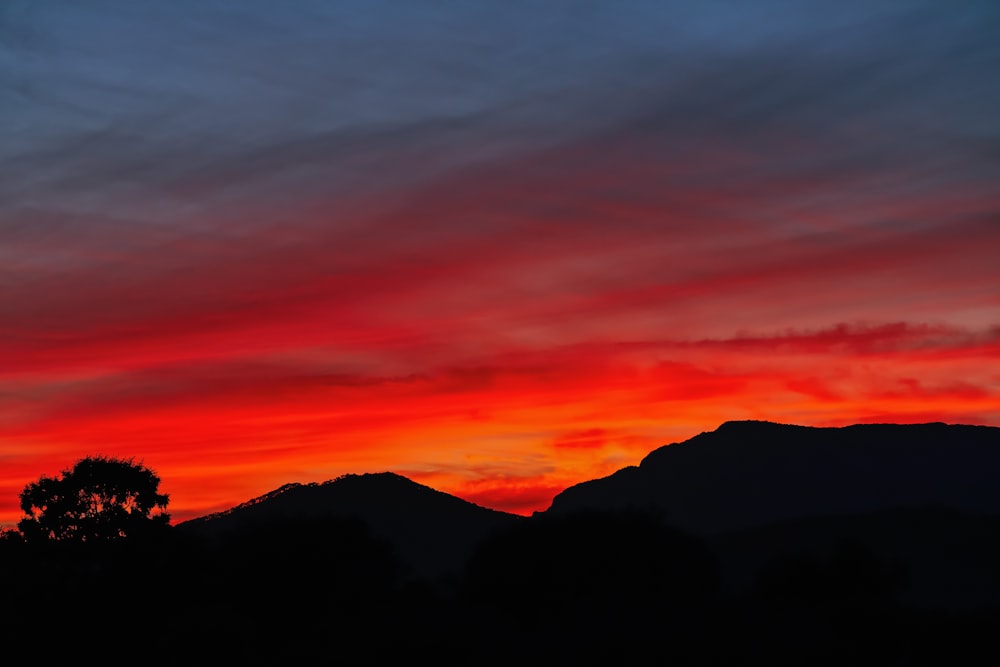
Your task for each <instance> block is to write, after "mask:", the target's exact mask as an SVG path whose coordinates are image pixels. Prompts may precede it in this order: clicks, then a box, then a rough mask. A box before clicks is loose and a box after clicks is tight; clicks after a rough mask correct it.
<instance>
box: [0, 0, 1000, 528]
mask: <svg viewBox="0 0 1000 667" xmlns="http://www.w3.org/2000/svg"><path fill="white" fill-rule="evenodd" d="M997 35H1000V3H997V2H996V1H995V0H983V1H981V2H977V1H974V0H958V1H956V2H942V1H937V2H926V3H925V2H915V1H909V2H892V1H874V0H869V1H860V0H859V1H844V0H841V1H838V2H826V1H820V0H816V1H815V2H810V1H799V2H784V1H776V0H775V1H772V0H758V1H754V2H738V1H726V2H722V1H712V0H704V1H698V2H694V1H692V2H667V1H663V2H659V1H655V0H649V1H647V2H639V1H633V0H613V1H611V0H609V1H608V2H595V1H585V0H574V1H569V0H549V1H545V2H528V1H519V0H505V1H499V0H488V1H486V0H484V1H481V2H472V1H465V0H439V1H435V2H429V1H422V0H344V1H339V2H327V1H320V0H290V1H289V2H280V3H279V2H271V1H267V0H245V1H235V0H232V1H229V2H222V1H214V0H172V1H171V2H133V1H126V0H93V1H88V2H79V1H78V0H46V1H45V2H37V1H35V0H4V2H3V3H2V4H0V524H5V525H9V524H13V523H16V521H17V520H18V518H19V516H20V510H19V508H18V498H17V496H18V493H19V492H20V491H21V489H22V488H23V487H24V485H25V484H26V483H28V482H30V481H33V480H35V479H37V478H38V477H39V476H40V475H42V474H50V475H52V474H56V473H58V472H59V471H61V470H63V469H65V468H68V467H70V466H71V465H72V463H73V462H74V461H75V460H77V459H79V458H81V457H83V456H86V455H90V454H102V455H109V456H122V457H135V459H136V460H139V461H142V462H143V463H145V464H146V465H148V466H149V467H151V468H153V469H154V470H155V471H156V472H157V473H159V475H160V477H161V478H162V484H161V490H162V491H164V492H166V493H169V494H170V496H171V503H170V510H171V513H172V515H173V517H174V520H175V521H180V520H184V519H188V518H192V517H195V516H199V515H203V514H206V513H209V512H212V511H217V510H221V509H225V508H228V507H231V506H233V505H235V504H237V503H240V502H243V501H245V500H247V499H249V498H251V497H254V496H257V495H260V494H262V493H265V492H267V491H270V490H272V489H274V488H276V487H278V486H280V485H282V484H284V483H287V482H314V481H324V480H327V479H331V478H334V477H337V476H339V475H342V474H345V473H362V472H377V471H386V470H388V471H394V472H397V473H400V474H402V475H406V476H407V477H410V478H411V479H414V480H415V481H418V482H421V483H424V484H427V485H429V486H432V487H434V488H437V489H440V490H443V491H447V492H449V493H453V494H455V495H458V496H460V497H462V498H466V499H468V500H471V501H473V502H476V503H478V504H481V505H485V506H488V507H494V508H498V509H503V510H507V511H513V512H518V513H530V512H531V511H532V510H537V509H544V508H546V507H547V506H548V504H549V502H550V501H551V499H552V497H553V495H554V494H555V493H557V492H558V491H560V490H562V489H564V488H565V487H567V486H569V485H571V484H574V483H576V482H579V481H582V480H585V479H590V478H594V477H598V476H603V475H606V474H609V473H611V472H613V471H614V470H616V469H618V468H621V467H623V466H625V465H631V464H636V463H638V462H639V461H640V460H641V458H642V457H643V456H644V455H645V454H646V453H648V452H649V451H650V450H652V449H654V448H656V447H658V446H660V445H663V444H667V443H670V442H674V441H678V440H684V439H687V438H689V437H691V436H693V435H696V434H697V433H699V432H701V431H707V430H713V429H715V428H716V427H717V426H718V425H719V424H720V423H722V422H724V421H727V420H734V419H766V420H771V421H778V422H786V423H796V424H808V425H844V424H849V423H855V422H872V421H892V422H925V421H945V422H952V423H959V422H961V423H974V424H989V425H997V426H1000V77H998V74H997V73H998V71H1000V40H998V39H997ZM706 493H711V491H710V490H706Z"/></svg>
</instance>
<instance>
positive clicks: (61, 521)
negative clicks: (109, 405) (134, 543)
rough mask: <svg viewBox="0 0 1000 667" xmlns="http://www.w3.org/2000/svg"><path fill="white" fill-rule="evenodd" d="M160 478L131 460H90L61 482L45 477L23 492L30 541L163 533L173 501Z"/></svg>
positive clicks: (25, 533) (24, 527)
mask: <svg viewBox="0 0 1000 667" xmlns="http://www.w3.org/2000/svg"><path fill="white" fill-rule="evenodd" d="M159 486H160V478H159V477H158V476H157V475H156V474H155V473H154V472H153V471H152V470H150V469H149V468H147V467H145V466H143V465H141V464H139V463H136V462H134V461H133V460H132V459H116V458H110V457H103V456H97V457H86V458H83V459H80V460H79V461H77V462H76V463H75V464H74V465H73V467H72V468H70V469H68V470H64V471H63V472H62V473H61V474H60V476H58V477H48V476H44V475H43V476H42V477H41V478H39V480H38V481H37V482H31V483H29V484H28V485H26V486H25V487H24V490H23V491H22V492H21V495H20V500H21V510H22V511H23V512H24V514H25V517H24V518H23V519H22V520H21V521H20V522H19V523H18V529H19V530H20V531H21V534H22V535H23V536H24V539H25V540H26V541H28V542H53V541H54V542H71V543H80V542H107V541H109V540H116V539H120V538H124V537H139V536H148V535H150V534H153V533H155V532H156V531H157V530H159V529H163V528H165V527H166V526H167V525H168V524H169V521H170V515H169V514H167V513H166V507H167V503H168V502H169V496H168V495H167V494H162V493H160V492H159Z"/></svg>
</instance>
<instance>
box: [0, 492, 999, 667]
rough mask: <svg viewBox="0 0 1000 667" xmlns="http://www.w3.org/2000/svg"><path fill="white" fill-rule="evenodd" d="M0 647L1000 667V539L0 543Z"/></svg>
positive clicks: (337, 658) (627, 536) (250, 537)
mask: <svg viewBox="0 0 1000 667" xmlns="http://www.w3.org/2000/svg"><path fill="white" fill-rule="evenodd" d="M0 567H2V571H3V585H2V588H0V605H2V607H0V608H2V614H3V619H2V621H3V622H2V624H0V639H2V640H3V641H4V642H5V644H6V646H7V650H8V652H9V654H10V655H13V654H14V653H18V654H21V655H22V656H24V658H23V659H25V660H28V661H32V662H38V661H42V662H45V663H49V662H54V661H62V660H74V661H86V662H87V663H90V664H93V663H95V662H96V664H120V663H126V662H127V663H129V664H138V665H177V664H188V665H191V664H218V663H222V664H239V665H248V664H252V665H257V664H260V665H273V664H340V665H344V664H350V665H357V664H389V663H391V662H396V661H399V660H405V659H410V660H415V661H420V662H424V661H433V662H434V663H436V664H439V665H440V664H446V665H452V664H453V665H493V664H497V665H499V664H511V663H522V664H545V665H608V664H625V665H645V664H664V665H837V666H838V667H839V666H842V665H880V666H882V667H884V666H888V665H941V664H961V665H978V664H984V665H985V664H990V665H994V664H1000V649H998V643H997V639H998V637H1000V595H998V592H1000V523H998V522H997V520H996V519H993V518H983V517H974V516H967V515H959V514H955V513H953V512H946V511H937V510H933V509H928V510H921V511H912V510H911V511H907V512H901V513H896V514H894V513H886V514H880V515H871V516H865V517H852V518H842V519H836V518H834V519H824V520H812V521H809V522H802V523H799V524H786V525H778V526H772V527H769V528H768V529H767V530H760V531H754V532H750V533H745V534H731V535H727V536H724V537H719V538H712V539H707V538H695V537H692V536H690V535H688V534H685V533H683V532H680V531H677V530H674V529H672V528H670V527H669V526H667V525H665V524H664V523H663V522H662V521H660V520H659V519H658V517H657V516H655V515H653V514H649V513H644V512H635V511H620V512H613V513H611V512H602V513H596V512H589V513H574V514H569V515H566V516H561V517H538V518H535V519H531V520H526V521H523V522H519V523H518V524H517V525H514V526H511V527H507V528H505V529H503V530H498V531H496V532H494V533H493V534H491V535H490V536H488V537H487V538H486V539H484V540H482V542H481V543H480V545H479V547H478V548H477V549H476V550H475V551H474V552H473V555H472V557H471V558H469V559H468V560H467V562H466V563H465V565H464V567H463V568H461V569H460V570H458V571H455V572H453V573H452V574H450V575H448V576H444V577H440V578H437V579H434V580H428V579H423V578H420V577H417V576H414V575H413V574H412V573H411V572H409V571H408V568H407V566H406V564H405V563H403V562H401V561H400V560H399V558H398V556H397V554H396V553H395V552H394V550H393V548H392V547H391V546H390V544H389V543H387V542H383V541H380V540H378V539H375V538H374V537H372V535H371V534H370V532H369V531H368V529H367V526H366V525H365V524H364V523H362V522H360V521H357V520H348V519H339V518H326V519H315V520H309V521H297V522H288V521H283V522H274V523H273V524H271V525H267V526H257V527H255V528H253V529H252V530H251V529H245V530H242V531H233V532H230V533H226V534H223V535H216V536H214V537H211V538H207V537H204V536H198V537H196V536H193V535H191V534H185V533H183V531H178V530H177V529H169V530H167V531H165V532H164V533H163V534H162V535H159V536H157V537H156V538H151V539H148V540H143V541H141V542H140V541H123V542H120V543H115V544H105V545H85V544H80V545H30V544H24V543H21V542H19V541H17V540H4V541H3V542H0Z"/></svg>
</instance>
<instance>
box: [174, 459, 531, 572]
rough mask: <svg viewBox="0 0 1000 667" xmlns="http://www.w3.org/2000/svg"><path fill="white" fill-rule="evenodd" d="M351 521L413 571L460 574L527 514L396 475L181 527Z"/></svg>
mask: <svg viewBox="0 0 1000 667" xmlns="http://www.w3.org/2000/svg"><path fill="white" fill-rule="evenodd" d="M329 516H336V517H345V518H347V517H350V518H358V519H361V520H363V521H364V522H366V523H367V524H368V525H369V527H370V528H371V531H372V534H373V535H374V536H375V537H378V538H382V539H385V540H387V541H388V542H390V543H391V544H392V545H393V546H394V547H395V548H396V550H397V553H398V554H399V556H400V558H401V559H402V560H403V561H404V562H405V563H406V564H408V565H409V566H410V567H411V568H412V570H413V573H414V574H416V575H418V576H423V577H430V578H436V577H442V576H446V575H449V574H453V573H456V572H458V571H459V570H460V569H461V568H462V567H463V566H464V564H465V559H466V558H467V557H468V555H469V554H470V553H471V550H472V549H473V547H474V546H475V544H477V543H478V541H479V540H480V539H481V538H482V537H484V536H485V535H486V534H488V533H490V532H491V531H493V530H496V529H498V528H501V527H503V526H506V525H510V524H511V523H512V522H515V521H518V520H522V519H524V517H521V516H518V515H515V514H507V513H505V512H499V511H496V510H491V509H487V508H484V507H480V506H478V505H475V504H473V503H470V502H467V501H465V500H462V499H461V498H457V497H455V496H452V495H449V494H447V493H443V492H441V491H437V490H435V489H432V488H430V487H427V486H424V485H422V484H418V483H416V482H414V481H412V480H410V479H407V478H406V477H403V476H401V475H397V474H394V473H388V472H385V473H367V474H362V475H344V476H342V477H338V478H337V479H333V480H330V481H327V482H322V483H313V484H298V483H293V484H286V485H284V486H282V487H280V488H278V489H275V490H274V491H271V492H269V493H266V494H264V495H262V496H260V497H257V498H254V499H252V500H249V501H247V502H245V503H242V504H240V505H237V506H236V507H233V508H232V509H229V510H225V511H223V512H218V513H215V514H210V515H207V516H204V517H200V518H197V519H192V520H190V521H185V522H183V523H180V524H178V525H177V526H176V527H177V529H178V530H180V531H184V532H189V533H191V534H196V535H201V536H211V535H222V534H225V533H227V532H231V531H235V530H240V529H252V528H254V527H256V526H260V525H263V524H265V523H268V522H273V521H281V520H300V519H315V518H321V517H329Z"/></svg>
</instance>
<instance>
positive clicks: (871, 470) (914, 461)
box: [546, 421, 1000, 533]
mask: <svg viewBox="0 0 1000 667" xmlns="http://www.w3.org/2000/svg"><path fill="white" fill-rule="evenodd" d="M997 480H1000V428H996V427H987V426H966V425H948V424H940V423H932V424H915V425H898V424H858V425H854V426H846V427H841V428H816V427H806V426H793V425H785V424H775V423H771V422H756V421H744V422H726V423H724V424H723V425H721V426H720V427H719V428H718V429H717V430H715V431H712V432H707V433H702V434H699V435H697V436H695V437H693V438H691V439H690V440H687V441H684V442H681V443H675V444H672V445H667V446H664V447H660V448H659V449H656V450H654V451H653V452H651V453H650V454H649V455H648V456H646V458H645V459H643V461H642V462H641V463H640V465H638V466H631V467H628V468H624V469H622V470H619V471H618V472H616V473H614V474H612V475H610V476H609V477H605V478H602V479H597V480H592V481H589V482H584V483H582V484H578V485H575V486H573V487H570V488H568V489H566V490H565V491H563V492H562V493H560V494H559V495H557V496H556V497H555V498H554V499H553V502H552V505H551V507H550V508H549V509H548V510H546V513H553V514H555V513H562V512H569V511H573V510H579V509H584V508H596V509H601V508H612V507H626V506H638V507H653V508H657V509H659V510H661V511H662V512H663V514H664V518H665V519H666V520H667V521H668V522H670V523H672V524H674V525H675V526H677V527H679V528H683V529H685V530H689V531H693V532H699V533H719V532H724V531H731V530H741V529H747V528H752V527H755V526H761V525H766V524H768V523H772V522H776V521H784V520H790V519H797V518H803V517H810V516H826V515H843V514H853V513H864V512H872V511H879V510H887V509H894V508H905V507H925V506H940V507H947V508H953V509H956V510H960V511H966V512H972V513H985V514H1000V484H998V483H997Z"/></svg>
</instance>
